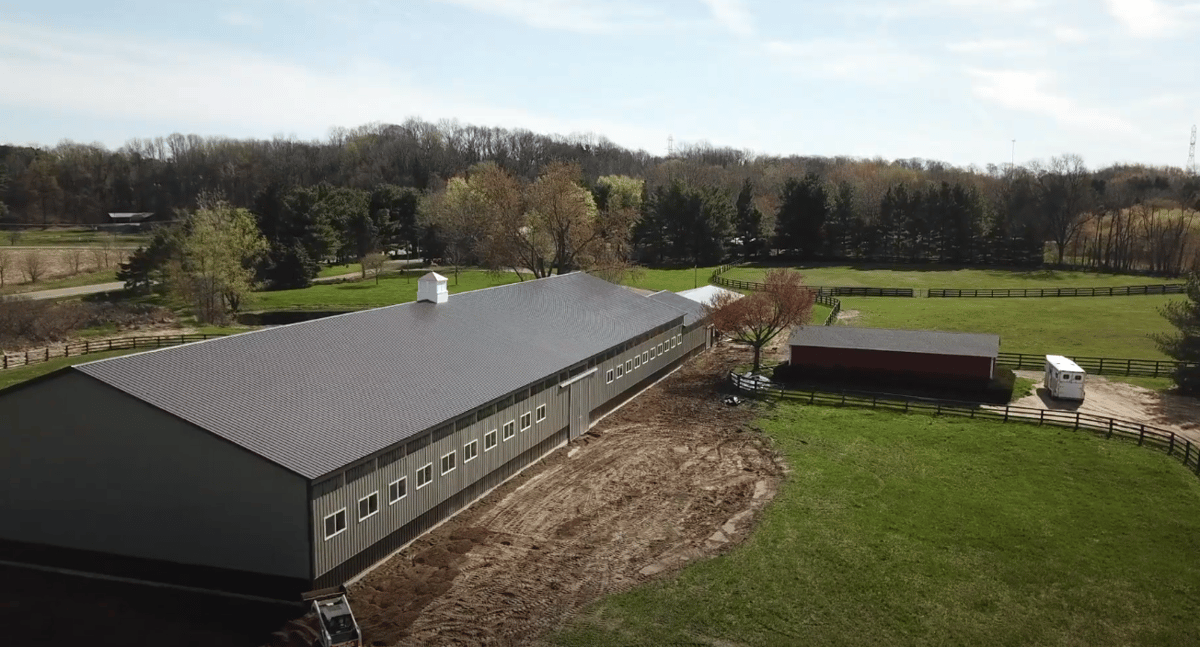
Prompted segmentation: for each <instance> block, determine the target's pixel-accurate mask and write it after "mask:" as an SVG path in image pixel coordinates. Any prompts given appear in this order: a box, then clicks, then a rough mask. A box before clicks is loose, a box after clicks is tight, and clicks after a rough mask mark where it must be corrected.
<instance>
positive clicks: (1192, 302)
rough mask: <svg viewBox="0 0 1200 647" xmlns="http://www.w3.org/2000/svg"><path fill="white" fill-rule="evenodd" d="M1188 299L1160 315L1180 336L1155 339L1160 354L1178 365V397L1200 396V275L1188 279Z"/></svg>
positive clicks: (1176, 303)
mask: <svg viewBox="0 0 1200 647" xmlns="http://www.w3.org/2000/svg"><path fill="white" fill-rule="evenodd" d="M1186 292H1187V298H1186V299H1183V300H1181V301H1172V302H1170V303H1168V304H1167V305H1165V306H1163V308H1162V309H1161V310H1160V311H1159V312H1161V313H1162V316H1163V317H1165V318H1166V319H1167V321H1169V322H1171V325H1172V326H1174V327H1175V328H1176V329H1177V330H1178V331H1179V332H1177V333H1174V334H1169V335H1154V341H1155V343H1157V344H1158V347H1159V349H1160V350H1162V352H1164V353H1166V354H1167V355H1169V356H1171V357H1172V358H1174V359H1175V360H1176V361H1178V362H1185V364H1184V365H1182V366H1180V367H1179V368H1178V369H1176V370H1175V373H1174V376H1173V377H1174V378H1175V384H1176V385H1177V386H1178V387H1179V391H1180V392H1181V393H1185V394H1188V395H1200V272H1192V273H1191V275H1189V276H1188V282H1187V290H1186Z"/></svg>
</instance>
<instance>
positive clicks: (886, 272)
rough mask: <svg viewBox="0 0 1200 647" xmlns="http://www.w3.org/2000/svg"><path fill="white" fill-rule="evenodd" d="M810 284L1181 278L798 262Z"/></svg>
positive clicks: (749, 272)
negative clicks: (811, 264) (816, 264)
mask: <svg viewBox="0 0 1200 647" xmlns="http://www.w3.org/2000/svg"><path fill="white" fill-rule="evenodd" d="M768 269H770V268H769V267H768V266H761V265H750V266H740V267H735V268H732V269H730V270H729V271H728V272H726V273H724V274H722V276H724V277H725V278H729V279H739V280H742V281H761V280H763V276H764V275H765V274H766V272H767V270H768ZM793 269H795V270H796V271H798V272H800V273H801V274H803V275H804V282H805V283H806V284H808V285H823V286H839V287H872V288H913V289H929V288H958V289H962V288H1073V287H1110V286H1122V285H1158V284H1161V283H1179V282H1181V279H1164V278H1160V277H1151V276H1132V275H1124V274H1097V273H1094V272H1071V271H1059V270H1043V269H1029V270H1020V269H986V268H967V269H963V268H957V267H948V266H945V265H904V266H895V265H892V266H872V265H867V264H865V265H863V266H854V267H850V266H845V265H839V266H811V267H804V266H800V267H795V268H793Z"/></svg>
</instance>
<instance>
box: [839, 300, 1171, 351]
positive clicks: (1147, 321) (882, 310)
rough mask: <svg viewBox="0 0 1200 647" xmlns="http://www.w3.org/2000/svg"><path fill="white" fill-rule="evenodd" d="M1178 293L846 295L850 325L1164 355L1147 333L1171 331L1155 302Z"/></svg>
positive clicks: (1047, 347) (1019, 344)
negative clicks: (1010, 296)
mask: <svg viewBox="0 0 1200 647" xmlns="http://www.w3.org/2000/svg"><path fill="white" fill-rule="evenodd" d="M1179 298H1181V297H1180V296H1178V295H1175V296H1161V295H1159V296H1135V297H1062V298H1034V299H918V298H913V299H904V298H887V297H870V298H866V297H843V298H842V299H841V300H842V309H843V310H847V309H850V310H857V311H858V312H859V314H858V316H857V317H856V318H854V319H851V320H849V322H848V323H849V324H850V325H855V326H872V327H877V328H905V329H913V330H945V331H953V332H982V333H995V334H998V335H1000V350H1002V351H1007V352H1014V353H1054V354H1060V355H1068V356H1070V355H1078V356H1085V357H1136V358H1144V359H1168V358H1167V357H1166V356H1165V355H1163V354H1162V353H1161V352H1160V351H1159V350H1158V348H1157V347H1156V346H1155V345H1154V342H1153V341H1151V340H1150V339H1149V337H1148V335H1149V334H1150V333H1165V332H1172V331H1173V330H1174V329H1173V328H1171V326H1170V324H1169V323H1167V320H1166V319H1164V318H1163V317H1162V316H1161V315H1160V314H1159V313H1158V309H1159V308H1160V307H1162V305H1163V304H1165V303H1167V302H1168V301H1171V300H1178V299H1179Z"/></svg>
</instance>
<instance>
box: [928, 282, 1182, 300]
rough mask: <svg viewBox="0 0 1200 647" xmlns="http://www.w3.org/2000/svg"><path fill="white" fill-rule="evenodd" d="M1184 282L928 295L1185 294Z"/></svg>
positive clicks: (932, 290) (937, 291)
mask: <svg viewBox="0 0 1200 647" xmlns="http://www.w3.org/2000/svg"><path fill="white" fill-rule="evenodd" d="M1185 287H1186V286H1185V285H1184V284H1183V283H1163V284H1159V285H1123V286H1120V287H1110V288H999V289H974V288H972V289H957V288H930V289H929V290H927V291H926V295H925V296H927V297H933V298H937V297H982V298H996V297H1124V296H1131V295H1138V294H1183V293H1184V288H1185Z"/></svg>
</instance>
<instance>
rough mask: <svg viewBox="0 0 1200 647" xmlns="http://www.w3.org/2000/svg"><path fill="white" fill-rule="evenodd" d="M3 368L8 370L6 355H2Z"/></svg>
mask: <svg viewBox="0 0 1200 647" xmlns="http://www.w3.org/2000/svg"><path fill="white" fill-rule="evenodd" d="M3 357H4V370H8V355H4V356H3Z"/></svg>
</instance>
